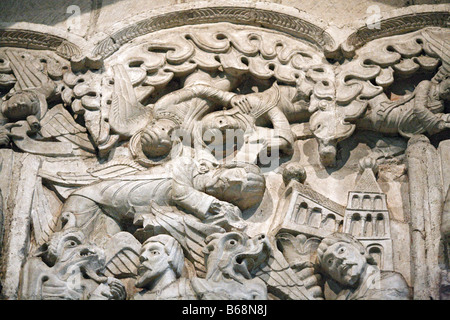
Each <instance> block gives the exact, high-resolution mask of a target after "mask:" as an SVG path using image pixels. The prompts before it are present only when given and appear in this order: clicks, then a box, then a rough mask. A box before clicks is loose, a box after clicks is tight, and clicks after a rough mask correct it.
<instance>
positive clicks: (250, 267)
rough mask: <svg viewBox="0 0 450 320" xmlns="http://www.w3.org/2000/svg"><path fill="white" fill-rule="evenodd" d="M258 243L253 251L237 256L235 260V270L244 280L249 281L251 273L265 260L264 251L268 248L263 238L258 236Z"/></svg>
mask: <svg viewBox="0 0 450 320" xmlns="http://www.w3.org/2000/svg"><path fill="white" fill-rule="evenodd" d="M258 242H259V243H257V244H256V245H255V247H254V249H253V250H250V251H247V252H243V253H241V254H238V255H237V256H236V258H235V261H236V265H235V270H236V271H237V272H238V273H240V274H242V275H243V276H244V277H245V278H246V279H251V278H252V276H251V273H252V272H253V271H254V270H255V268H257V267H258V266H259V265H261V264H262V263H263V262H264V261H265V260H266V258H267V254H266V252H264V249H267V248H268V245H267V243H266V240H265V236H263V235H260V236H259V238H258Z"/></svg>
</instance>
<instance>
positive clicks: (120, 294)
mask: <svg viewBox="0 0 450 320" xmlns="http://www.w3.org/2000/svg"><path fill="white" fill-rule="evenodd" d="M126 297H127V292H126V290H125V287H124V285H123V284H122V282H121V281H120V280H118V279H116V278H112V277H108V281H107V282H106V283H102V284H100V285H99V286H98V287H97V289H96V290H95V291H94V292H93V293H92V294H91V299H94V300H100V299H102V298H103V299H105V298H106V299H107V300H125V298H126Z"/></svg>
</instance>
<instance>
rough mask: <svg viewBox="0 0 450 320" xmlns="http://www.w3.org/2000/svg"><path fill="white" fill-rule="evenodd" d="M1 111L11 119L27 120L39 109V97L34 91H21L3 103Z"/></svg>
mask: <svg viewBox="0 0 450 320" xmlns="http://www.w3.org/2000/svg"><path fill="white" fill-rule="evenodd" d="M1 111H2V113H3V114H4V115H5V116H6V117H7V118H8V119H10V120H13V121H18V120H25V119H26V117H28V116H30V115H34V114H36V113H37V112H38V111H39V99H38V98H37V97H36V95H34V94H33V93H32V92H27V91H19V92H17V93H15V94H13V95H12V96H11V97H10V98H9V99H8V101H7V102H6V103H4V104H3V105H2V110H1Z"/></svg>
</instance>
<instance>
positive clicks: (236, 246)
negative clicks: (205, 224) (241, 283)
mask: <svg viewBox="0 0 450 320" xmlns="http://www.w3.org/2000/svg"><path fill="white" fill-rule="evenodd" d="M206 241H207V246H206V249H207V251H208V258H207V263H206V264H207V270H208V271H207V275H206V277H207V278H209V277H212V276H213V275H214V274H215V273H216V272H221V273H222V275H224V276H225V277H226V278H230V277H231V278H233V279H236V280H238V279H239V278H240V279H242V278H245V279H251V278H252V272H253V271H254V270H255V269H256V268H258V267H259V266H260V265H261V264H262V263H264V262H265V261H266V260H267V259H268V257H269V253H270V244H269V241H268V240H267V238H266V236H265V235H263V234H261V235H258V236H256V237H254V238H249V237H248V236H247V235H245V234H244V233H242V232H229V233H226V234H215V235H212V236H211V237H210V238H207V240H206Z"/></svg>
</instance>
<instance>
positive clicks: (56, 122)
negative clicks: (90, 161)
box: [40, 104, 95, 153]
mask: <svg viewBox="0 0 450 320" xmlns="http://www.w3.org/2000/svg"><path fill="white" fill-rule="evenodd" d="M40 124H41V134H42V136H43V137H44V138H55V139H56V140H58V141H62V142H66V141H68V142H71V143H73V144H75V145H76V146H78V147H80V148H81V149H83V150H85V151H88V152H90V153H95V148H94V146H93V145H92V143H91V141H90V140H89V138H88V135H87V133H86V129H85V128H83V127H82V126H80V125H79V124H77V123H76V122H75V120H74V119H73V118H72V116H71V115H70V113H69V112H68V111H67V110H66V109H64V107H63V106H62V105H61V104H59V105H57V106H55V107H53V108H52V109H50V110H49V111H48V112H47V113H46V115H45V116H44V118H43V119H42V120H41V122H40Z"/></svg>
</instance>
